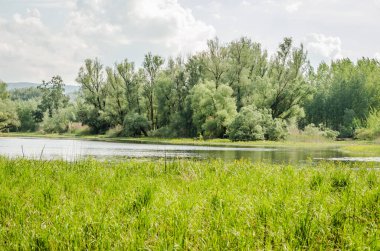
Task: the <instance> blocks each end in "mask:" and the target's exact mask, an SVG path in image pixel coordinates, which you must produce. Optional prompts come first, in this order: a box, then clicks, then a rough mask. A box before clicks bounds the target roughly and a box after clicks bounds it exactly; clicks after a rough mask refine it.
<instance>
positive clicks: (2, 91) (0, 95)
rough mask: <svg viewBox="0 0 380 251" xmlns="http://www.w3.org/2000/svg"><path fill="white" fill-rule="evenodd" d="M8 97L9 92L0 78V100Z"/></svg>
mask: <svg viewBox="0 0 380 251" xmlns="http://www.w3.org/2000/svg"><path fill="white" fill-rule="evenodd" d="M8 97H9V92H8V91H7V84H6V83H4V82H2V81H1V80H0V100H5V99H7V98H8Z"/></svg>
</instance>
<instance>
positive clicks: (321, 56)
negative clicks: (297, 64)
mask: <svg viewBox="0 0 380 251" xmlns="http://www.w3.org/2000/svg"><path fill="white" fill-rule="evenodd" d="M304 42H305V46H306V49H307V50H308V52H309V54H310V55H311V58H313V59H314V60H316V61H317V62H318V61H321V60H323V61H330V60H335V59H339V58H342V57H343V53H342V41H341V39H340V38H339V37H334V36H326V35H324V34H317V33H311V34H309V35H308V36H307V37H306V38H305V39H304Z"/></svg>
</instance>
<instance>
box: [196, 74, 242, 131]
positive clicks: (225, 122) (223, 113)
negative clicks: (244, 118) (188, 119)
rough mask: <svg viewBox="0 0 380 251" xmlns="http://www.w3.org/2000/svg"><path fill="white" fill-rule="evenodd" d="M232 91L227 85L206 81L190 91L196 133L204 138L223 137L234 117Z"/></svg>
mask: <svg viewBox="0 0 380 251" xmlns="http://www.w3.org/2000/svg"><path fill="white" fill-rule="evenodd" d="M232 95H233V90H232V89H231V87H229V86H227V85H219V86H218V88H216V84H215V83H214V82H213V81H207V82H205V83H202V84H198V85H196V86H195V87H194V88H193V89H192V91H191V107H192V109H193V122H194V125H195V126H196V127H197V130H198V133H201V134H202V135H203V136H206V137H223V136H224V135H225V133H226V131H227V127H228V126H229V125H230V123H231V122H232V120H233V118H234V116H235V115H236V102H235V99H234V98H233V96H232Z"/></svg>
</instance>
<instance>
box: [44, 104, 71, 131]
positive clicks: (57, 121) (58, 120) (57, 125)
mask: <svg viewBox="0 0 380 251" xmlns="http://www.w3.org/2000/svg"><path fill="white" fill-rule="evenodd" d="M73 121H75V113H74V110H73V109H72V107H67V108H63V109H59V110H56V111H55V112H54V113H53V116H52V117H50V116H49V113H48V112H45V113H44V119H43V121H42V124H41V126H42V129H43V131H44V132H46V133H65V132H68V131H69V128H70V124H71V123H72V122H73Z"/></svg>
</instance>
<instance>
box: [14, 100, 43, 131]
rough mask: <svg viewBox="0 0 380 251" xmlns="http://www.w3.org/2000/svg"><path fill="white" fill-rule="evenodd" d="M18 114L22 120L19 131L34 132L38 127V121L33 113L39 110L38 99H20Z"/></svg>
mask: <svg viewBox="0 0 380 251" xmlns="http://www.w3.org/2000/svg"><path fill="white" fill-rule="evenodd" d="M16 106H17V116H18V118H19V120H20V126H19V128H18V131H21V132H34V131H36V130H37V129H38V123H37V122H36V121H35V117H34V116H33V114H34V113H35V111H36V110H37V106H38V101H36V100H33V99H31V100H28V101H18V102H17V104H16Z"/></svg>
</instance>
